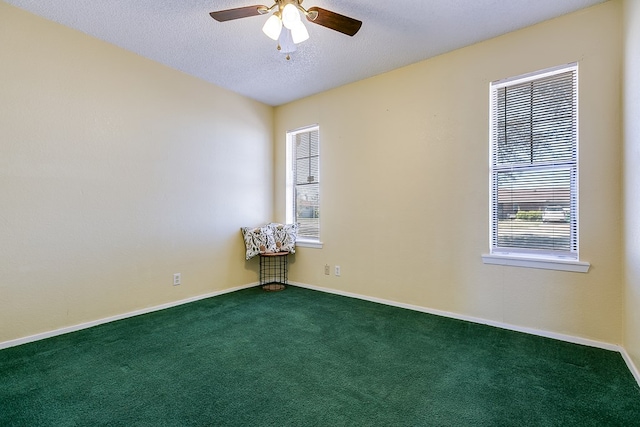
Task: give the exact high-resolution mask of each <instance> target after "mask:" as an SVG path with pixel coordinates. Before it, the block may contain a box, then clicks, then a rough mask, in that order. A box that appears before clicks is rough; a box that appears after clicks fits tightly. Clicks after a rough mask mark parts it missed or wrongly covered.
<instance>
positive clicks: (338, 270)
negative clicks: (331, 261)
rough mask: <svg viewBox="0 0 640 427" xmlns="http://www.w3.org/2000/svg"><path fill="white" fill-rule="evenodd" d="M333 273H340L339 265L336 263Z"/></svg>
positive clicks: (337, 274)
mask: <svg viewBox="0 0 640 427" xmlns="http://www.w3.org/2000/svg"><path fill="white" fill-rule="evenodd" d="M334 273H335V275H336V276H339V275H340V266H339V265H336V267H335V271H334Z"/></svg>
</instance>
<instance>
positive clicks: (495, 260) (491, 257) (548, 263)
mask: <svg viewBox="0 0 640 427" xmlns="http://www.w3.org/2000/svg"><path fill="white" fill-rule="evenodd" d="M482 262H483V263H485V264H492V265H507V266H510V267H529V268H540V269H543V270H558V271H571V272H574V273H587V272H588V271H589V267H591V264H589V263H588V262H584V261H576V260H571V259H552V258H532V257H526V256H520V255H498V254H483V255H482Z"/></svg>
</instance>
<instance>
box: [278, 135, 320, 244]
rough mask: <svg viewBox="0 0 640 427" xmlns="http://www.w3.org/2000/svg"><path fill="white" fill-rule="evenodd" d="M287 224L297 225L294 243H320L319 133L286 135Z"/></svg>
mask: <svg viewBox="0 0 640 427" xmlns="http://www.w3.org/2000/svg"><path fill="white" fill-rule="evenodd" d="M286 198H287V222H288V223H291V222H295V223H297V224H298V226H299V229H298V242H299V243H301V244H302V245H304V244H305V241H307V242H311V243H313V242H318V243H319V241H320V130H319V128H318V126H310V127H306V128H303V129H297V130H294V131H289V132H287V197H286Z"/></svg>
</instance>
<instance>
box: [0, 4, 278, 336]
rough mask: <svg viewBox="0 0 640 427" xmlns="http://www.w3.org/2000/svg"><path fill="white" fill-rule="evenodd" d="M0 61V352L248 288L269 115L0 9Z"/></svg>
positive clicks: (267, 216) (269, 209)
mask: <svg viewBox="0 0 640 427" xmlns="http://www.w3.org/2000/svg"><path fill="white" fill-rule="evenodd" d="M0 64H1V66H0V153H1V155H0V194H1V195H2V196H1V197H2V199H1V200H2V202H1V203H0V230H2V233H1V237H0V272H1V275H0V343H2V342H6V341H8V340H12V339H16V338H20V337H25V336H28V335H31V334H36V333H39V332H44V331H49V330H54V329H57V328H60V327H64V326H69V325H76V324H79V323H82V322H87V321H91V320H96V319H101V318H104V317H107V316H112V315H117V314H121V313H126V312H129V311H132V310H136V309H140V308H144V307H151V306H155V305H158V304H162V303H166V302H171V301H176V300H181V299H184V298H187V297H190V296H194V295H202V294H206V293H209V292H213V291H216V290H221V289H224V288H230V287H234V286H239V285H244V284H248V283H251V282H255V281H256V280H257V270H256V268H255V265H253V264H252V263H249V264H247V263H245V261H244V257H243V245H242V239H241V238H240V232H239V227H240V226H242V225H247V224H249V225H252V224H259V223H263V222H266V221H269V220H271V219H272V218H271V217H272V213H273V202H272V194H273V184H272V183H273V151H272V143H273V141H272V130H273V109H272V108H271V107H268V106H265V105H262V104H260V103H257V102H254V101H250V100H248V99H246V98H243V97H241V96H238V95H235V94H232V93H230V92H227V91H225V90H222V89H219V88H217V87H214V86H212V85H210V84H207V83H205V82H203V81H200V80H197V79H195V78H192V77H188V76H186V75H184V74H182V73H180V72H177V71H174V70H171V69H169V68H166V67H163V66H161V65H159V64H157V63H154V62H152V61H149V60H146V59H143V58H141V57H139V56H136V55H134V54H132V53H129V52H126V51H124V50H122V49H119V48H116V47H114V46H112V45H109V44H106V43H103V42H100V41H98V40H96V39H93V38H91V37H88V36H86V35H84V34H82V33H79V32H76V31H73V30H71V29H68V28H65V27H62V26H60V25H57V24H54V23H51V22H48V21H45V20H43V19H40V18H37V17H35V16H33V15H30V14H28V13H25V12H23V11H21V10H19V9H16V8H14V7H11V6H8V5H7V4H6V3H3V2H0ZM176 272H180V273H182V281H183V284H182V285H181V286H177V287H173V286H172V275H173V273H176Z"/></svg>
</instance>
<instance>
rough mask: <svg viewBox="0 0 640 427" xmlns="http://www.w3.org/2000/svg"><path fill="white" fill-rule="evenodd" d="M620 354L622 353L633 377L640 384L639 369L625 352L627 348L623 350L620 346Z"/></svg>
mask: <svg viewBox="0 0 640 427" xmlns="http://www.w3.org/2000/svg"><path fill="white" fill-rule="evenodd" d="M620 354H622V358H623V359H624V362H625V363H626V364H627V367H628V368H629V370H630V371H631V374H633V377H634V378H635V379H636V382H637V383H638V385H639V386H640V370H638V367H637V366H636V364H635V363H633V359H632V358H631V356H630V355H629V353H627V350H625V348H624V347H621V348H620Z"/></svg>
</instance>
